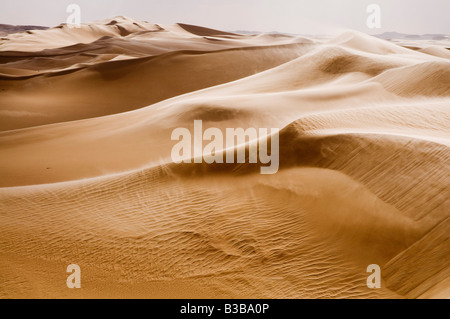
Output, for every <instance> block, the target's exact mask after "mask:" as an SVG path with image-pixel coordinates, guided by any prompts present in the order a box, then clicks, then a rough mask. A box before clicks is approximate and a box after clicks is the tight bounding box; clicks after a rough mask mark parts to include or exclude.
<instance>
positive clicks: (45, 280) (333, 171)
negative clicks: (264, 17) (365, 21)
mask: <svg viewBox="0 0 450 319" xmlns="http://www.w3.org/2000/svg"><path fill="white" fill-rule="evenodd" d="M194 120H203V125H204V127H217V128H221V129H223V131H225V128H237V127H243V128H248V127H257V128H258V127H266V128H271V127H277V128H280V155H279V156H280V170H279V171H278V173H276V174H273V175H261V174H259V165H258V166H257V167H256V164H223V165H220V164H213V165H208V164H175V163H172V162H171V156H170V153H171V149H172V146H173V145H174V141H171V139H170V136H171V132H172V130H173V129H175V128H177V127H187V128H192V126H193V121H194ZM449 146H450V51H449V50H448V49H447V48H445V47H441V46H432V47H427V48H421V49H420V50H419V49H417V50H412V49H408V48H405V47H401V46H399V45H396V44H394V43H391V42H388V41H384V40H380V39H377V38H373V37H370V36H367V35H364V34H360V33H356V32H347V33H344V34H342V35H341V36H339V37H337V38H334V39H332V40H329V41H328V40H327V41H323V40H322V41H319V40H317V39H306V38H302V37H292V36H283V35H270V34H262V35H253V36H250V35H237V34H232V33H227V32H221V31H217V30H211V29H207V28H202V27H196V26H190V25H183V24H178V25H171V26H165V25H157V24H151V23H147V22H139V21H133V20H131V19H129V18H124V17H117V18H115V19H109V20H104V21H100V22H96V23H92V24H89V25H82V27H81V28H79V29H73V28H72V29H71V28H69V27H68V26H66V25H61V26H58V27H55V28H50V29H48V30H37V31H28V32H22V33H15V34H10V35H8V36H5V37H3V38H2V39H1V40H0V297H1V298H72V297H73V298H79V297H87V298H106V297H114V298H129V297H145V298H450V238H449V237H450V218H449V216H450V203H449V197H450V196H449V195H450V186H449V182H450V149H449ZM73 263H75V264H78V265H79V266H80V267H81V276H82V277H81V280H82V288H81V289H69V288H67V286H66V278H67V276H68V273H66V267H67V266H68V265H69V264H73ZM369 264H378V265H380V267H381V277H382V284H381V288H380V289H369V288H368V287H367V285H366V278H367V277H368V276H369V275H370V273H367V272H366V268H367V266H368V265H369Z"/></svg>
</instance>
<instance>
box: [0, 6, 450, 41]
mask: <svg viewBox="0 0 450 319" xmlns="http://www.w3.org/2000/svg"><path fill="white" fill-rule="evenodd" d="M71 3H76V4H78V5H79V6H80V7H81V20H82V22H90V21H94V20H100V19H104V18H109V17H113V16H117V15H125V16H128V17H131V18H134V19H137V20H147V21H149V22H153V23H163V24H164V23H176V22H184V23H189V24H197V25H202V26H207V27H212V28H217V29H222V30H228V31H232V30H249V31H264V32H268V31H281V32H289V33H297V34H334V33H337V32H340V31H341V30H342V29H348V28H350V29H354V30H359V31H362V32H366V33H369V34H375V33H381V32H385V31H397V32H403V33H415V34H423V33H446V34H450V0H308V1H307V0H1V1H0V23H5V24H33V25H45V26H55V25H58V24H60V23H61V22H65V21H66V19H67V16H68V15H69V14H68V13H66V7H67V5H69V4H71ZM372 3H375V4H378V5H379V6H380V7H381V29H369V28H368V27H367V25H366V20H367V17H368V15H369V13H367V12H366V8H367V6H368V5H369V4H372Z"/></svg>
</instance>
